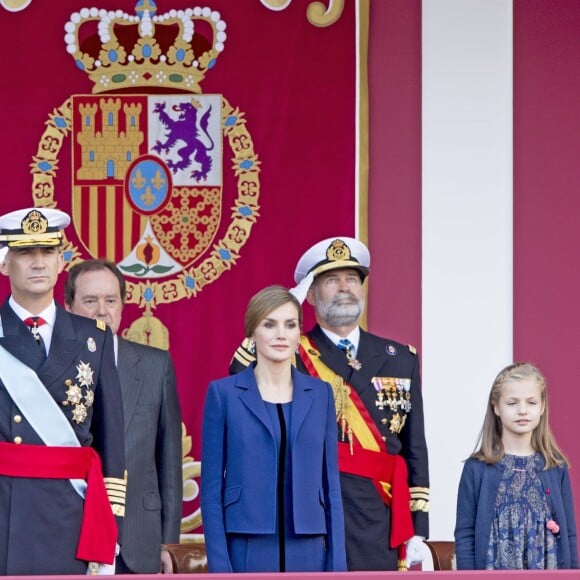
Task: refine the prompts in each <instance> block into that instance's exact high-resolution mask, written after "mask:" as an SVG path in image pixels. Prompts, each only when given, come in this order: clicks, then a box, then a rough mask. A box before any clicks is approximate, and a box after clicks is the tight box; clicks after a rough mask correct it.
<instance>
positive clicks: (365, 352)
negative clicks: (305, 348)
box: [309, 324, 386, 393]
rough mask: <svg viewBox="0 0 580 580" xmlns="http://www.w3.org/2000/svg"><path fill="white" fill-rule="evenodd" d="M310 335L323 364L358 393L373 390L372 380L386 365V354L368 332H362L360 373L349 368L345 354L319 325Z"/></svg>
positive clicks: (358, 353)
mask: <svg viewBox="0 0 580 580" xmlns="http://www.w3.org/2000/svg"><path fill="white" fill-rule="evenodd" d="M309 335H310V336H311V337H312V339H313V340H314V343H315V344H316V346H317V347H318V350H319V351H320V358H321V360H322V362H323V363H324V364H325V365H327V366H328V367H329V368H331V369H332V370H333V371H334V372H335V373H337V374H339V375H340V376H341V377H343V379H345V380H346V381H347V382H348V383H349V384H350V385H352V386H353V387H355V389H356V390H357V392H359V393H360V392H362V391H363V390H364V389H367V388H369V389H371V388H372V383H371V379H372V377H374V376H375V375H376V374H377V372H378V370H379V369H380V368H381V367H382V366H383V365H384V359H385V357H386V354H385V353H384V352H381V351H380V350H378V349H377V346H376V344H375V343H374V342H373V341H372V340H371V339H370V336H369V333H368V332H365V331H364V330H363V329H362V328H361V330H360V341H359V345H358V351H357V359H358V361H359V362H360V363H361V365H362V366H361V368H360V370H358V371H357V370H354V369H353V368H352V367H351V366H349V364H348V361H347V359H346V356H345V354H344V352H343V351H342V350H340V349H339V348H338V347H337V346H336V345H335V344H334V343H333V342H332V341H331V340H330V339H329V338H328V337H327V336H326V334H324V332H323V331H322V329H321V328H320V326H319V325H318V324H317V325H316V326H315V327H314V328H313V329H312V331H311V332H310V333H309Z"/></svg>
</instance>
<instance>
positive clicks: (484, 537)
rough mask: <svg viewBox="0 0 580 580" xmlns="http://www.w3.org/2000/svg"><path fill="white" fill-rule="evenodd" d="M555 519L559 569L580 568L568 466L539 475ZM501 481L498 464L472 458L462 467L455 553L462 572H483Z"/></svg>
mask: <svg viewBox="0 0 580 580" xmlns="http://www.w3.org/2000/svg"><path fill="white" fill-rule="evenodd" d="M538 475H539V477H540V480H541V482H542V485H543V487H544V490H545V491H546V495H547V497H548V499H549V502H550V507H551V509H552V513H553V515H554V520H555V521H556V523H557V524H558V525H559V526H560V531H559V533H558V535H557V536H556V542H557V551H558V568H559V569H561V568H578V548H577V545H576V520H575V519H574V500H573V498H572V488H571V485H570V475H569V473H568V469H567V468H566V467H555V468H553V469H547V470H545V471H540V472H539V474H538ZM501 478H502V470H501V468H500V467H499V466H498V465H497V464H487V463H484V462H483V461H479V460H478V459H473V458H470V459H468V460H467V461H466V462H465V465H464V466H463V473H462V474H461V481H460V483H459V493H458V497H457V521H456V525H455V554H456V558H457V568H458V569H459V570H484V569H485V567H486V553H487V545H488V542H489V534H490V532H491V522H492V518H493V514H494V511H495V499H496V497H497V490H498V488H499V484H500V482H501Z"/></svg>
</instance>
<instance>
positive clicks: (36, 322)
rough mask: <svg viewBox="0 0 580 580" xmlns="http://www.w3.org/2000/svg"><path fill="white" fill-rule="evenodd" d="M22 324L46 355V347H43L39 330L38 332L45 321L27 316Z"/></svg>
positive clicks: (38, 317)
mask: <svg viewBox="0 0 580 580" xmlns="http://www.w3.org/2000/svg"><path fill="white" fill-rule="evenodd" d="M22 322H24V324H26V326H28V327H29V328H30V332H32V334H33V336H34V338H35V339H36V342H37V344H38V345H39V346H41V347H42V350H43V351H44V352H45V353H46V347H45V346H44V340H42V336H40V330H38V327H39V326H42V325H43V324H46V320H44V318H41V317H40V316H29V317H28V318H26V319H25V320H23V321H22Z"/></svg>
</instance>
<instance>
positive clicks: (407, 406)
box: [371, 377, 411, 433]
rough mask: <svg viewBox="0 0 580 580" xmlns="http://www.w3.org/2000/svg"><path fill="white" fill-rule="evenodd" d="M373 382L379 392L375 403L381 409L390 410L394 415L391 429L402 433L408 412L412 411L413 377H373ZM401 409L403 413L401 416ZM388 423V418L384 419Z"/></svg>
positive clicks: (392, 431) (393, 431) (383, 421)
mask: <svg viewBox="0 0 580 580" xmlns="http://www.w3.org/2000/svg"><path fill="white" fill-rule="evenodd" d="M371 382H372V384H373V386H374V388H375V391H376V392H377V400H376V401H375V405H376V406H377V408H378V409H379V410H381V411H384V410H385V409H388V410H390V411H391V412H392V413H393V416H392V418H391V421H390V425H389V431H390V432H391V433H400V432H401V431H402V429H403V427H404V426H405V421H406V420H407V413H409V412H410V411H411V379H404V378H398V377H373V378H372V379H371ZM399 410H400V411H401V412H402V413H403V415H402V416H401V415H400V414H399ZM381 422H382V423H386V422H387V420H386V419H382V421H381Z"/></svg>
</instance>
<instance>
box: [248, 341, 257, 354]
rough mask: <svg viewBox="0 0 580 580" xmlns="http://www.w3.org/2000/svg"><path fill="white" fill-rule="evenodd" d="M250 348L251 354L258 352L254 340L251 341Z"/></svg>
mask: <svg viewBox="0 0 580 580" xmlns="http://www.w3.org/2000/svg"><path fill="white" fill-rule="evenodd" d="M248 350H249V351H250V354H256V343H255V342H254V341H253V340H251V341H250V344H249V347H248Z"/></svg>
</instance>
